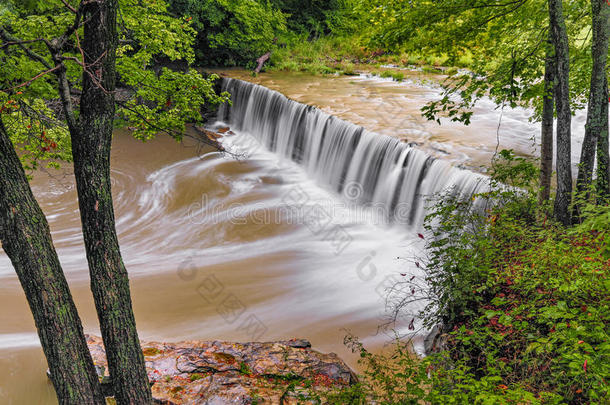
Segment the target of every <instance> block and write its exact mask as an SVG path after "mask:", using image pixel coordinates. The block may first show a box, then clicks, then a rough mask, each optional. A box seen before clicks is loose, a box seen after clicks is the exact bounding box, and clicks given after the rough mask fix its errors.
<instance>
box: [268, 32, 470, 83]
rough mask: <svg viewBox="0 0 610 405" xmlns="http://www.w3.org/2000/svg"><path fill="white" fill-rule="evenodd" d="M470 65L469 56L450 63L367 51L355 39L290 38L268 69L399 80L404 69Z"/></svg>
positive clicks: (450, 69) (434, 69)
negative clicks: (359, 75)
mask: <svg viewBox="0 0 610 405" xmlns="http://www.w3.org/2000/svg"><path fill="white" fill-rule="evenodd" d="M471 64H472V58H471V56H470V55H469V54H464V55H462V56H461V57H459V58H457V59H454V60H450V59H449V58H448V57H447V56H445V55H440V56H439V55H432V54H428V55H423V54H416V53H405V52H387V51H384V50H381V49H370V48H367V47H364V46H362V44H361V41H360V40H359V39H358V38H356V37H339V36H325V37H321V38H318V39H315V40H307V39H306V38H299V37H296V38H291V39H290V40H288V41H287V43H286V44H285V46H283V47H280V48H278V49H277V50H276V51H275V52H274V53H272V55H271V59H270V63H269V67H268V68H267V70H269V71H287V72H308V73H311V74H319V75H328V74H332V75H348V76H351V75H355V74H358V73H363V72H368V73H377V74H378V75H386V77H394V78H395V79H396V80H401V73H402V72H401V69H405V68H408V69H419V70H421V71H423V72H425V73H443V72H455V71H457V69H459V68H467V67H468V66H470V65H471Z"/></svg>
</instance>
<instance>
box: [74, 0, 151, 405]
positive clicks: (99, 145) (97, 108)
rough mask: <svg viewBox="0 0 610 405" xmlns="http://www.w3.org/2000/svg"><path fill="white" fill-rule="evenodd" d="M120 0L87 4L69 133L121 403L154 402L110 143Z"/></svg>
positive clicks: (96, 292)
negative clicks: (122, 243)
mask: <svg viewBox="0 0 610 405" xmlns="http://www.w3.org/2000/svg"><path fill="white" fill-rule="evenodd" d="M117 7H118V6H117V0H97V1H92V2H90V3H88V4H87V5H85V8H84V12H83V20H84V21H85V28H84V39H83V41H82V47H83V53H84V55H85V64H86V65H87V69H86V70H85V71H84V72H83V92H82V96H81V100H80V116H79V121H78V126H77V128H76V129H77V130H76V131H74V130H72V131H71V139H72V153H73V157H74V174H75V177H76V185H77V191H78V200H79V208H80V214H81V221H82V227H83V235H84V239H85V248H86V252H87V261H88V262H89V271H90V274H91V290H92V291H93V298H94V300H95V306H96V309H97V314H98V318H99V321H100V328H101V332H102V337H103V339H104V345H105V347H106V354H107V357H108V368H109V371H110V376H111V379H112V385H113V390H114V396H115V399H116V401H117V403H118V404H119V405H124V404H138V405H139V404H150V403H151V402H152V394H151V391H150V385H149V381H148V376H147V374H146V369H145V367H144V365H145V363H144V356H143V354H142V350H141V348H140V341H139V339H138V334H137V330H136V322H135V317H134V314H133V308H132V304H131V295H130V291H129V279H128V275H127V270H126V268H125V265H124V263H123V259H122V257H121V252H120V250H119V243H118V238H117V234H116V229H115V219H114V208H113V204H112V194H111V187H110V146H111V142H112V129H113V120H114V114H115V104H114V90H115V74H116V73H115V62H116V45H117V42H118V37H117V27H116V16H117Z"/></svg>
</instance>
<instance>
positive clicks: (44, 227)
mask: <svg viewBox="0 0 610 405" xmlns="http://www.w3.org/2000/svg"><path fill="white" fill-rule="evenodd" d="M0 162H1V164H0V241H1V242H2V247H3V249H4V251H5V252H6V254H7V255H8V257H9V258H10V259H11V262H12V263H13V266H14V267H15V271H16V272H17V276H18V278H19V281H20V283H21V286H22V287H23V290H24V292H25V295H26V298H27V300H28V304H29V306H30V309H31V311H32V314H33V315H34V322H35V324H36V328H37V329H38V336H39V337H40V343H41V344H42V349H43V351H44V354H45V356H46V358H47V362H48V365H49V371H50V377H51V381H52V382H53V386H54V387H55V392H56V393H57V399H58V400H59V403H60V404H74V405H77V404H100V405H102V404H105V403H106V401H105V399H104V397H103V395H102V391H101V387H100V384H99V380H98V377H97V374H96V372H95V368H94V366H93V360H92V359H91V353H90V352H89V348H88V347H87V341H86V339H85V335H84V333H83V327H82V324H81V320H80V318H79V316H78V313H77V310H76V306H75V305H74V301H73V300H72V295H71V293H70V289H69V287H68V283H67V281H66V279H65V276H64V274H63V271H62V269H61V265H60V263H59V259H58V257H57V252H56V251H55V247H54V246H53V241H52V240H51V233H50V231H49V224H48V223H47V219H46V218H45V216H44V213H43V212H42V210H41V209H40V206H39V205H38V203H37V202H36V199H35V198H34V195H33V194H32V190H31V189H30V186H29V184H28V180H27V178H26V175H25V172H24V171H23V167H22V166H21V162H20V161H19V158H18V157H17V154H16V153H15V150H14V147H13V144H12V143H11V140H10V138H9V136H8V134H7V133H6V130H5V128H4V124H3V123H2V120H1V119H0Z"/></svg>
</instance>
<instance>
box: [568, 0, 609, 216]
mask: <svg viewBox="0 0 610 405" xmlns="http://www.w3.org/2000/svg"><path fill="white" fill-rule="evenodd" d="M591 15H592V24H591V27H592V31H593V36H592V38H593V39H592V46H591V55H592V58H593V69H592V71H591V88H590V92H589V106H588V112H587V123H586V125H585V137H584V139H583V143H582V151H581V154H580V164H579V169H578V179H577V180H576V193H577V196H578V197H579V200H578V202H577V204H576V205H575V206H574V219H575V220H579V218H580V210H581V208H582V207H581V205H582V202H583V201H585V200H587V199H588V198H587V196H588V195H589V186H590V185H591V182H592V180H593V165H594V163H595V149H596V146H597V141H598V138H599V136H600V134H601V132H602V131H603V130H604V128H605V127H607V125H608V114H607V113H606V114H605V115H604V109H605V108H607V105H608V99H607V98H606V87H607V86H606V62H607V60H608V37H609V36H610V26H609V24H610V6H608V5H607V4H606V0H591Z"/></svg>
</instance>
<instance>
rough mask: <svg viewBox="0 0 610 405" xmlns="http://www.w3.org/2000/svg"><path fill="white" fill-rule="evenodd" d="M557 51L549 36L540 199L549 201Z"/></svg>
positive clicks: (541, 150)
mask: <svg viewBox="0 0 610 405" xmlns="http://www.w3.org/2000/svg"><path fill="white" fill-rule="evenodd" d="M555 71H556V69H555V53H554V50H553V41H552V40H551V37H550V36H549V39H548V41H547V46H546V57H545V62H544V96H543V102H542V126H541V135H540V194H539V201H540V203H543V202H545V201H548V199H549V196H550V191H551V176H552V174H553V117H554V114H553V108H554V107H555V97H554V87H555Z"/></svg>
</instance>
